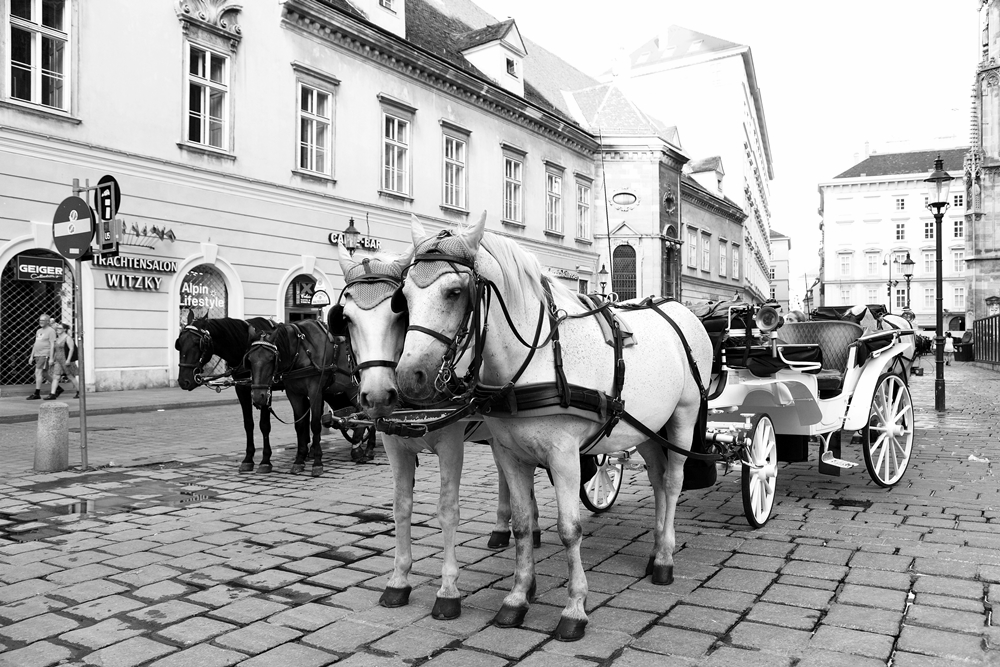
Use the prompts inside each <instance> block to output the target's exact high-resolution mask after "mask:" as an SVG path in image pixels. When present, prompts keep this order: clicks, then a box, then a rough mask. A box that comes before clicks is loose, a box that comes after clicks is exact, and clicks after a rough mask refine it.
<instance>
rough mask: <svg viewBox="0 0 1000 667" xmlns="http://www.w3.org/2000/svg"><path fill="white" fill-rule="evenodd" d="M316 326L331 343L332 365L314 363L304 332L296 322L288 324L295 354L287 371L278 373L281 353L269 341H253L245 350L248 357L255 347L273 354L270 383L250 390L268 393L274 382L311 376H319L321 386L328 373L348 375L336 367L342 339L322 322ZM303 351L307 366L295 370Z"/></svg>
mask: <svg viewBox="0 0 1000 667" xmlns="http://www.w3.org/2000/svg"><path fill="white" fill-rule="evenodd" d="M316 324H317V325H318V326H319V327H320V328H321V329H322V331H323V333H324V334H326V336H327V340H328V341H329V342H331V343H333V363H332V364H330V365H328V366H327V365H319V364H317V363H316V360H315V359H313V356H312V350H310V349H309V345H308V343H306V334H305V332H303V331H302V328H301V327H300V326H299V324H298V323H297V322H292V323H291V324H289V326H291V327H293V328H294V329H295V336H294V338H295V341H296V343H295V354H294V355H293V356H292V360H291V361H290V362H289V363H288V365H287V368H288V369H289V370H288V371H287V372H280V369H281V352H280V350H279V349H278V346H277V345H275V344H274V343H272V342H270V341H266V340H264V339H263V337H262V338H261V339H260V340H255V341H253V342H252V343H250V347H249V348H248V349H247V355H249V354H250V352H251V351H252V350H253V349H254V348H256V347H259V348H263V349H265V350H270V351H271V352H272V353H273V354H274V368H273V370H272V371H271V379H270V381H269V382H268V383H267V384H251V385H250V388H251V389H266V390H268V391H270V390H271V387H272V386H273V385H274V383H275V382H287V381H288V380H294V379H299V378H305V377H312V376H313V375H319V376H320V383H321V384H322V383H323V380H324V376H325V375H326V374H327V373H329V372H330V371H333V374H334V376H336V374H337V373H343V374H345V375H349V373H347V372H346V371H344V370H342V369H341V368H340V367H338V366H337V352H338V348H339V346H340V344H341V343H343V342H344V340H345V339H344V337H343V336H334V335H333V334H332V333H330V330H329V329H328V328H327V326H326V324H324V323H323V322H320V321H317V322H316ZM303 349H305V353H306V358H307V359H308V360H309V365H308V366H303V367H301V368H295V363H296V361H297V360H298V358H299V355H300V354H301V353H302V350H303ZM245 359H246V357H244V360H245ZM322 362H323V363H326V358H325V355H324V358H323V359H322Z"/></svg>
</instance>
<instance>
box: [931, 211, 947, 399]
mask: <svg viewBox="0 0 1000 667" xmlns="http://www.w3.org/2000/svg"><path fill="white" fill-rule="evenodd" d="M942 218H944V210H943V209H942V208H941V207H935V210H934V248H935V252H936V253H937V266H936V272H937V275H936V276H935V277H934V280H935V283H936V285H937V304H936V313H935V321H936V330H935V332H934V364H935V373H934V409H935V410H937V411H938V412H943V411H944V410H945V405H944V404H945V400H944V398H945V397H944V294H943V293H942V292H943V290H944V281H943V279H942V276H943V266H942V261H943V260H942V258H941V220H942Z"/></svg>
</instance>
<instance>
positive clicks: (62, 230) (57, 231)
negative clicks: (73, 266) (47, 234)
mask: <svg viewBox="0 0 1000 667" xmlns="http://www.w3.org/2000/svg"><path fill="white" fill-rule="evenodd" d="M93 238H94V212H93V211H91V210H90V206H89V205H88V204H87V202H85V201H84V200H83V199H81V198H80V197H66V199H63V200H62V202H61V203H60V204H59V207H58V208H57V209H56V214H55V217H54V218H53V219H52V240H53V241H55V244H56V249H57V250H58V251H59V254H60V255H62V256H63V257H65V258H66V259H80V258H81V257H83V255H84V253H86V252H87V251H88V250H90V241H91V240H92V239H93Z"/></svg>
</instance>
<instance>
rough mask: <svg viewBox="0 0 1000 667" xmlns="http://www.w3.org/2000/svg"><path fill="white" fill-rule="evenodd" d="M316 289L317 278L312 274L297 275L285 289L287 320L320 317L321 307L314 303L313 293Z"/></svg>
mask: <svg viewBox="0 0 1000 667" xmlns="http://www.w3.org/2000/svg"><path fill="white" fill-rule="evenodd" d="M315 291H316V279H315V278H313V277H312V276H306V275H301V276H296V277H295V280H293V281H292V282H291V284H289V285H288V289H287V290H285V321H286V322H298V321H299V320H308V319H313V320H314V319H317V318H319V315H320V311H321V308H316V307H314V306H313V305H312V298H313V293H314V292H315Z"/></svg>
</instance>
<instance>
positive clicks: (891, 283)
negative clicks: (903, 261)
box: [882, 252, 899, 315]
mask: <svg viewBox="0 0 1000 667" xmlns="http://www.w3.org/2000/svg"><path fill="white" fill-rule="evenodd" d="M891 256H892V252H889V253H888V254H887V255H886V256H885V257H883V258H882V266H888V267H889V281H888V282H887V283H886V288H885V294H886V296H887V297H889V314H890V315H892V288H893V287H895V286H896V285H898V284H899V281H898V280H893V279H892V265H893V264H899V260H898V259H895V258H893V260H892V261H891V262H890V261H889V257H891Z"/></svg>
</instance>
